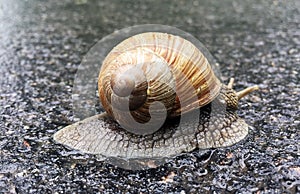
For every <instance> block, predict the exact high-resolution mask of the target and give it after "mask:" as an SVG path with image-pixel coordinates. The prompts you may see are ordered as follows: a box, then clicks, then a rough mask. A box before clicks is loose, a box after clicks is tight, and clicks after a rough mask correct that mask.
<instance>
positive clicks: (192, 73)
mask: <svg viewBox="0 0 300 194" xmlns="http://www.w3.org/2000/svg"><path fill="white" fill-rule="evenodd" d="M233 83H234V79H230V81H229V83H228V84H227V85H225V84H222V83H221V81H220V80H219V79H218V77H217V76H216V75H215V73H214V71H213V69H212V67H211V65H210V64H209V62H208V60H207V58H206V57H205V55H204V54H203V52H201V50H199V49H198V48H197V47H196V46H195V45H194V44H192V43H191V42H190V41H188V40H186V39H184V38H182V37H180V36H177V35H173V34H170V33H161V32H146V33H140V34H136V35H134V36H132V37H130V38H127V39H126V40H123V41H122V42H120V43H119V44H118V45H116V46H115V47H114V48H113V49H112V50H111V51H110V53H109V54H108V55H107V56H106V58H105V59H104V61H103V64H102V67H101V71H100V73H99V77H98V92H99V97H100V101H101V103H102V105H103V108H104V109H105V110H106V112H105V113H102V114H99V115H95V116H92V117H89V118H86V119H84V120H82V121H79V122H77V123H74V124H72V125H69V126H67V127H65V128H63V129H61V130H60V131H58V132H56V133H55V135H54V140H55V141H56V142H58V143H61V144H64V145H66V146H69V147H71V148H73V149H77V150H80V151H82V152H85V153H90V154H96V155H99V156H102V157H104V158H106V159H107V160H108V161H114V162H113V163H114V164H120V165H121V166H122V167H124V166H125V167H124V168H129V169H132V168H135V167H132V164H134V165H142V166H147V167H151V166H152V167H153V166H154V167H155V166H156V165H153V164H154V163H155V162H156V161H163V159H164V158H170V157H173V156H176V155H177V154H180V153H182V152H189V151H192V150H194V149H195V148H199V149H207V148H217V147H225V146H230V145H233V144H235V143H237V142H239V141H241V140H242V139H244V138H245V137H246V135H247V133H248V125H247V124H246V122H245V121H244V120H243V119H241V118H240V117H239V116H238V115H237V113H236V111H237V109H238V101H239V100H240V99H241V98H243V97H244V96H245V95H247V94H249V93H250V92H252V91H254V90H257V89H258V86H252V87H248V88H246V89H244V90H242V91H239V92H236V91H234V90H233ZM124 163H126V165H127V166H126V165H124ZM158 163H159V162H158Z"/></svg>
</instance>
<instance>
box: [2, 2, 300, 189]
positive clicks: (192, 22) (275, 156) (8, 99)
mask: <svg viewBox="0 0 300 194" xmlns="http://www.w3.org/2000/svg"><path fill="white" fill-rule="evenodd" d="M146 23H159V24H165V25H170V26H175V27H178V28H180V29H182V30H184V31H187V32H189V33H191V34H193V35H194V36H195V37H196V38H198V39H199V40H200V41H201V42H202V43H203V44H204V45H205V46H206V47H207V48H208V50H210V52H211V53H212V55H213V56H214V57H215V59H216V60H217V62H218V63H219V64H220V67H221V69H220V70H221V73H222V79H223V81H224V82H226V83H227V82H228V80H229V78H230V77H234V78H235V79H236V83H235V88H236V89H237V90H239V89H242V88H245V87H247V86H251V85H254V84H258V85H259V86H260V88H261V89H260V90H259V91H258V92H255V93H253V94H251V95H250V96H249V97H246V98H245V99H243V100H242V101H241V104H240V110H239V115H240V116H241V117H242V118H244V119H245V120H246V121H247V123H248V124H250V125H251V126H252V128H251V129H250V133H249V135H248V137H247V138H246V139H245V140H244V141H242V142H240V143H238V144H236V145H234V146H231V147H227V148H220V149H213V150H207V151H204V152H203V151H201V152H200V151H199V150H195V151H193V152H191V153H186V154H182V155H180V156H178V157H176V158H174V159H173V160H170V161H169V162H168V163H166V164H164V165H163V166H160V167H158V168H155V169H150V170H141V171H129V170H123V169H120V168H118V167H115V166H113V165H110V164H107V163H105V162H102V161H99V160H98V159H97V158H96V157H95V156H93V155H88V154H81V153H79V152H77V151H74V150H69V149H67V148H65V147H63V146H61V145H59V144H55V143H54V141H53V138H52V136H53V134H54V133H55V132H56V131H58V130H59V129H61V128H63V127H65V126H67V125H69V124H71V123H73V122H74V121H75V118H74V115H73V110H72V109H73V104H72V97H71V96H72V86H73V83H74V76H75V75H76V70H77V68H78V66H79V65H80V63H81V60H82V58H83V57H84V55H85V54H86V53H87V52H88V50H89V49H90V48H91V47H92V46H93V45H94V44H95V43H96V42H97V41H99V40H100V39H101V38H102V37H104V36H106V35H107V34H110V33H112V32H113V31H114V30H117V29H121V28H124V27H128V26H132V25H137V24H146ZM299 29H300V2H299V1H297V0H294V1H288V2H279V1H270V0H267V1H256V0H255V1H250V0H249V1H222V2H219V1H203V2H202V1H189V2H185V1H171V0H170V1H159V3H158V1H99V2H98V1H91V0H68V1H64V2H61V1H58V0H53V1H51V2H43V1H38V0H28V1H17V0H12V1H11V0H7V1H3V0H1V1H0V193H72V192H74V193H97V192H98V193H126V192H128V193H148V192H149V193H160V192H173V193H209V192H213V191H215V193H226V192H239V193H250V192H253V193H300V159H299V157H300V143H299V142H300V134H299V128H300V127H299V126H300V116H299V113H300V103H299V101H300V86H299V83H300V75H299V73H300V46H299V45H300V31H299Z"/></svg>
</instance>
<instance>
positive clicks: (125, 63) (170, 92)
mask: <svg viewBox="0 0 300 194" xmlns="http://www.w3.org/2000/svg"><path fill="white" fill-rule="evenodd" d="M221 86H222V84H221V82H220V81H219V79H218V78H217V77H216V76H215V75H214V72H213V71H212V69H211V66H210V64H209V63H208V61H207V59H206V58H205V57H204V55H203V54H202V53H201V52H200V50H199V49H198V48H196V47H195V46H194V45H193V44H192V43H190V42H189V41H187V40H185V39H183V38H181V37H179V36H174V35H171V34H166V33H143V34H138V35H136V36H133V37H131V38H129V39H127V40H125V41H123V42H121V43H120V44H119V45H117V46H116V47H115V48H114V49H113V50H112V51H111V52H110V53H109V54H108V56H107V57H106V58H105V60H104V62H103V65H102V68H101V72H100V74H99V82H98V88H99V96H100V99H101V102H102V104H103V106H104V109H105V110H106V111H107V113H108V114H109V115H110V116H112V117H114V118H115V120H117V121H118V123H119V124H121V125H122V127H123V128H125V129H127V130H129V131H130V132H133V133H136V134H141V135H145V134H151V133H153V132H154V130H157V129H159V127H158V126H157V124H158V123H161V124H163V122H164V121H165V117H162V116H163V114H164V113H165V111H166V112H167V115H166V117H176V116H179V115H181V114H184V113H186V112H189V111H191V110H193V109H196V108H199V107H202V106H204V105H207V104H208V103H210V102H211V101H212V100H213V99H215V98H216V96H217V95H219V92H220V89H221ZM178 94H181V96H180V99H179V96H178ZM112 101H114V103H112ZM156 101H159V102H162V103H163V105H164V106H160V107H156V108H155V113H154V114H152V115H151V118H153V119H152V120H151V121H149V120H150V114H149V107H150V105H151V104H152V103H153V102H156ZM112 104H114V108H115V109H114V111H113V110H112V109H113V107H112V106H113V105H112ZM122 109H123V110H122ZM129 111H130V113H131V114H130V115H129V114H126V112H129ZM131 116H132V117H133V118H134V120H135V121H137V122H138V123H148V124H147V126H146V125H143V126H142V127H143V128H144V129H143V130H141V129H140V128H141V126H140V125H138V123H136V122H134V121H132V120H131V119H130V118H131ZM158 120H161V121H162V122H159V121H158ZM153 129H154V130H153Z"/></svg>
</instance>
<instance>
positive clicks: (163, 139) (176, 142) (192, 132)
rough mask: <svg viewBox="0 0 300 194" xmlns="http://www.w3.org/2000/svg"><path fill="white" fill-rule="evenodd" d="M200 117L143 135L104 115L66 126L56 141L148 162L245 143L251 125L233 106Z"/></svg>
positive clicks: (208, 107)
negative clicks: (151, 159) (133, 132)
mask: <svg viewBox="0 0 300 194" xmlns="http://www.w3.org/2000/svg"><path fill="white" fill-rule="evenodd" d="M228 94H229V95H231V93H230V92H228V89H227V88H226V86H224V87H223V89H222V90H221V95H220V98H221V96H228ZM218 101H219V99H218V98H217V99H216V100H215V102H216V103H220V102H218ZM235 105H237V104H235ZM216 107H218V106H216ZM195 111H198V110H195ZM189 114H191V115H193V114H194V113H193V112H191V113H189ZM187 116H188V115H187ZM199 117H200V118H199V123H195V122H193V120H189V119H187V120H186V121H185V122H184V123H180V127H178V119H173V120H169V121H168V122H167V123H165V125H164V126H163V127H162V128H161V129H160V130H158V131H156V132H155V133H153V134H150V135H145V136H142V135H135V134H132V133H130V132H127V131H126V130H123V129H122V128H120V126H119V125H118V124H117V123H116V122H115V121H114V120H112V119H111V118H110V117H109V116H108V115H107V114H106V113H103V114H100V115H96V116H93V117H90V118H87V119H85V120H83V121H80V122H77V123H75V124H73V125H70V126H67V127H66V128H64V129H62V130H60V131H59V132H57V133H56V134H55V136H54V139H55V140H56V141H58V142H60V143H62V144H65V145H68V146H69V147H71V148H74V149H77V150H81V151H84V152H86V153H91V154H100V155H103V156H106V157H120V158H124V159H134V158H137V159H145V158H163V157H170V156H174V155H176V154H179V153H181V152H188V151H191V150H193V149H195V148H200V149H207V148H216V147H225V146H230V145H233V144H235V143H237V142H239V141H240V140H242V139H243V138H244V137H245V136H246V135H247V133H248V125H247V124H246V123H245V121H244V120H243V119H241V118H239V117H238V116H237V114H236V113H235V110H234V109H232V108H231V107H228V108H227V110H226V112H225V113H224V112H222V111H213V112H212V111H211V104H208V105H206V106H205V107H202V108H201V109H200V114H199Z"/></svg>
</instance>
